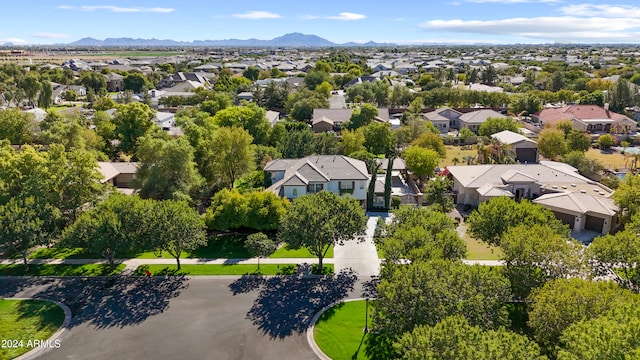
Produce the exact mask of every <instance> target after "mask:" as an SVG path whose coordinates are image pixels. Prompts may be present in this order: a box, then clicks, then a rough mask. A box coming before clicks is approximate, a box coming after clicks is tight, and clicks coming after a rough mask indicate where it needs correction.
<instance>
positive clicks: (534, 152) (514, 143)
mask: <svg viewBox="0 0 640 360" xmlns="http://www.w3.org/2000/svg"><path fill="white" fill-rule="evenodd" d="M491 137H492V138H494V139H496V140H498V141H500V142H501V143H502V144H505V145H508V146H509V150H510V151H512V152H513V154H514V155H515V158H514V160H515V161H516V162H519V163H524V164H534V163H537V162H538V143H537V142H535V141H533V140H531V139H529V138H528V137H526V136H524V135H521V134H518V133H514V132H513V131H509V130H504V131H500V132H499V133H495V134H493V135H491Z"/></svg>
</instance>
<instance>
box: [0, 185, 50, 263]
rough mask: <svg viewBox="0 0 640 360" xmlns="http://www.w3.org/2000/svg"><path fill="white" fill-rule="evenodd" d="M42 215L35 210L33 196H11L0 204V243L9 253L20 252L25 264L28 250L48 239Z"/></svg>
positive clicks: (46, 241) (44, 242)
mask: <svg viewBox="0 0 640 360" xmlns="http://www.w3.org/2000/svg"><path fill="white" fill-rule="evenodd" d="M42 215H43V214H42V213H40V212H39V211H37V210H36V202H35V200H34V198H33V197H27V198H26V199H18V198H12V199H11V200H9V202H7V203H6V204H4V205H0V245H2V247H3V248H5V249H7V250H8V252H9V254H12V253H14V254H20V257H21V259H22V261H23V262H24V265H25V266H29V265H28V262H27V256H28V255H29V253H30V251H31V250H32V249H33V248H34V247H35V246H37V245H43V244H46V243H48V241H49V239H48V234H46V231H45V230H44V223H45V221H44V220H43V219H42V218H41V216H42Z"/></svg>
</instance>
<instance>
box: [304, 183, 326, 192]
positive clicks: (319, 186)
mask: <svg viewBox="0 0 640 360" xmlns="http://www.w3.org/2000/svg"><path fill="white" fill-rule="evenodd" d="M323 189H324V184H309V185H307V193H309V194H313V193H317V192H320V191H322V190H323Z"/></svg>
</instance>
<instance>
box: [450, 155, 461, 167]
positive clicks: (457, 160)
mask: <svg viewBox="0 0 640 360" xmlns="http://www.w3.org/2000/svg"><path fill="white" fill-rule="evenodd" d="M451 162H452V163H453V165H454V166H455V165H458V163H460V159H458V158H457V157H454V158H453V159H451Z"/></svg>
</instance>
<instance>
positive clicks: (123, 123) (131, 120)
mask: <svg viewBox="0 0 640 360" xmlns="http://www.w3.org/2000/svg"><path fill="white" fill-rule="evenodd" d="M154 116H155V115H154V113H153V111H152V110H151V109H150V108H149V107H148V106H147V105H145V104H142V103H138V102H133V103H129V104H125V105H121V106H119V107H118V110H117V111H116V113H115V115H114V116H113V120H112V122H113V124H114V125H115V130H114V135H115V136H116V137H117V139H118V140H120V144H119V145H118V149H119V150H120V151H122V152H125V153H127V154H135V153H136V152H137V148H138V145H137V142H138V139H139V138H140V137H143V136H145V135H147V134H148V133H149V132H150V131H151V130H152V129H154V128H156V124H154V123H153V118H154Z"/></svg>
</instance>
